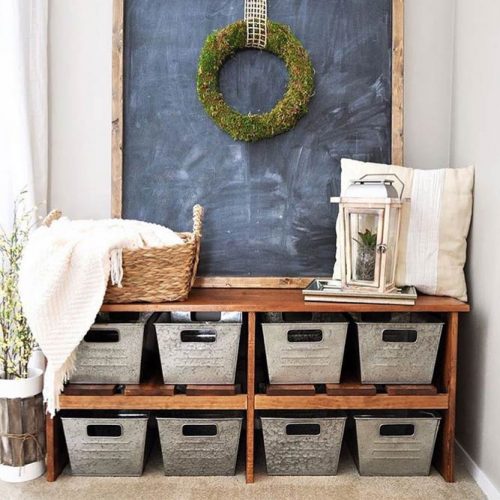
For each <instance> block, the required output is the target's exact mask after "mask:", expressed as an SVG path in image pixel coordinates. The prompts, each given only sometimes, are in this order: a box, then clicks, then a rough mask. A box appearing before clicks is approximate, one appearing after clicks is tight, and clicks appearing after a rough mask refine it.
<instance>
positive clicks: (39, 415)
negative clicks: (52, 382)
mask: <svg viewBox="0 0 500 500" xmlns="http://www.w3.org/2000/svg"><path fill="white" fill-rule="evenodd" d="M35 399H36V404H35V422H36V424H35V429H37V431H38V434H37V436H38V443H39V444H40V446H37V448H36V449H37V453H38V456H37V460H43V459H44V458H45V452H46V448H47V445H46V443H47V440H46V435H45V407H44V404H43V395H42V394H38V395H37V396H35ZM60 432H61V433H62V429H61V430H60Z"/></svg>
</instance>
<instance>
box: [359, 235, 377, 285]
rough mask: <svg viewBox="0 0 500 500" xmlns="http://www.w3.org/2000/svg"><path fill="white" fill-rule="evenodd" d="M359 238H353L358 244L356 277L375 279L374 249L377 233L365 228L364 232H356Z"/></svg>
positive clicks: (367, 279)
mask: <svg viewBox="0 0 500 500" xmlns="http://www.w3.org/2000/svg"><path fill="white" fill-rule="evenodd" d="M358 236H359V239H357V238H354V241H355V242H356V243H357V244H358V251H357V256H356V277H357V279H358V280H363V281H373V280H374V279H375V257H376V253H375V249H376V247H377V233H372V232H371V231H370V230H369V229H366V230H365V232H364V233H361V232H358Z"/></svg>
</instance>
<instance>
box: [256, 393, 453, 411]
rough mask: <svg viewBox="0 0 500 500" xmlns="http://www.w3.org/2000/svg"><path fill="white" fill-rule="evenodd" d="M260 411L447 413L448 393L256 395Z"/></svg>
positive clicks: (257, 406)
mask: <svg viewBox="0 0 500 500" xmlns="http://www.w3.org/2000/svg"><path fill="white" fill-rule="evenodd" d="M255 408H256V409H257V410H328V409H332V410H333V409H338V410H397V409H401V410H418V409H421V410H425V409H436V410H446V409H447V408H448V394H437V395H435V396H389V395H388V394H377V395H375V396H329V395H327V394H316V395H315V396H267V395H265V394H256V395H255Z"/></svg>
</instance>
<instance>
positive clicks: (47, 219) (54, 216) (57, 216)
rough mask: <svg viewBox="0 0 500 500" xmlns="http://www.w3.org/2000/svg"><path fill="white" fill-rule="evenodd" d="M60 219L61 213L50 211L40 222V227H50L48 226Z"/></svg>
mask: <svg viewBox="0 0 500 500" xmlns="http://www.w3.org/2000/svg"><path fill="white" fill-rule="evenodd" d="M61 217H62V212H61V211H60V210H51V211H50V212H49V213H48V214H47V216H46V217H45V219H43V221H42V226H47V227H50V225H51V224H52V223H53V222H54V221H55V220H58V219H60V218H61Z"/></svg>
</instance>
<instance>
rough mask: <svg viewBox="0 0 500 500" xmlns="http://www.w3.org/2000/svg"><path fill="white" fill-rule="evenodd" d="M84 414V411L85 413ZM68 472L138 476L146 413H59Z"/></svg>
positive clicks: (142, 455) (140, 472)
mask: <svg viewBox="0 0 500 500" xmlns="http://www.w3.org/2000/svg"><path fill="white" fill-rule="evenodd" d="M87 415H88V413H87ZM61 420H62V423H63V429H64V436H65V438H66V443H67V446H68V454H69V461H70V465H71V472H72V473H73V474H75V475H78V476H140V475H141V474H142V470H143V468H144V453H145V447H146V433H147V426H148V414H147V413H131V412H118V413H117V412H109V413H108V414H107V416H104V414H103V413H102V412H101V413H100V414H99V416H98V417H97V416H85V414H84V413H82V414H80V415H75V416H70V417H62V418H61Z"/></svg>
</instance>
